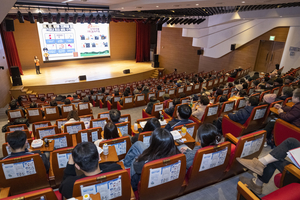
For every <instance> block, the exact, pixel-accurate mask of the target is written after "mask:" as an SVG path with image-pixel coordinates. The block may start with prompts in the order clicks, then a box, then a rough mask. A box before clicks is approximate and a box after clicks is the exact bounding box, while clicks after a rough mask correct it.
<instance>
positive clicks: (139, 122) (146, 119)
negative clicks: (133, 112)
mask: <svg viewBox="0 0 300 200" xmlns="http://www.w3.org/2000/svg"><path fill="white" fill-rule="evenodd" d="M152 118H155V117H154V116H152V117H147V118H141V119H138V120H136V122H137V123H138V124H140V125H141V127H142V128H144V126H145V125H146V123H147V122H148V121H149V120H150V119H152Z"/></svg>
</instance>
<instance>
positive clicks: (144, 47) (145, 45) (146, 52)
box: [136, 22, 150, 62]
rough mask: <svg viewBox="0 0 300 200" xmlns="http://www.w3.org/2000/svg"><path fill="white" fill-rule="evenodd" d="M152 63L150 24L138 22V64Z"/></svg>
mask: <svg viewBox="0 0 300 200" xmlns="http://www.w3.org/2000/svg"><path fill="white" fill-rule="evenodd" d="M147 61H150V24H144V23H143V22H136V62H147Z"/></svg>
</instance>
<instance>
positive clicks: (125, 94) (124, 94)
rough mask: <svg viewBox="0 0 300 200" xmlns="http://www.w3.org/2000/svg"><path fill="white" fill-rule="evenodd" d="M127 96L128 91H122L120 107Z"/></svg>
mask: <svg viewBox="0 0 300 200" xmlns="http://www.w3.org/2000/svg"><path fill="white" fill-rule="evenodd" d="M128 96H129V93H128V91H126V90H125V91H124V93H123V96H122V97H121V99H120V101H119V102H120V105H122V106H123V103H124V99H125V97H128Z"/></svg>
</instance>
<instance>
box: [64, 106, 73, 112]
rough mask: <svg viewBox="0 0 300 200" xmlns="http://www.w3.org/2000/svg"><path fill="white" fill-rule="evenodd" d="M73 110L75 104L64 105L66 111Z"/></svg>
mask: <svg viewBox="0 0 300 200" xmlns="http://www.w3.org/2000/svg"><path fill="white" fill-rule="evenodd" d="M72 110H73V106H64V107H63V111H64V112H70V111H72Z"/></svg>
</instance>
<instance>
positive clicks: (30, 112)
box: [27, 108, 43, 123]
mask: <svg viewBox="0 0 300 200" xmlns="http://www.w3.org/2000/svg"><path fill="white" fill-rule="evenodd" d="M27 117H28V120H29V123H33V122H40V121H43V114H42V111H41V109H40V108H27Z"/></svg>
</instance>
